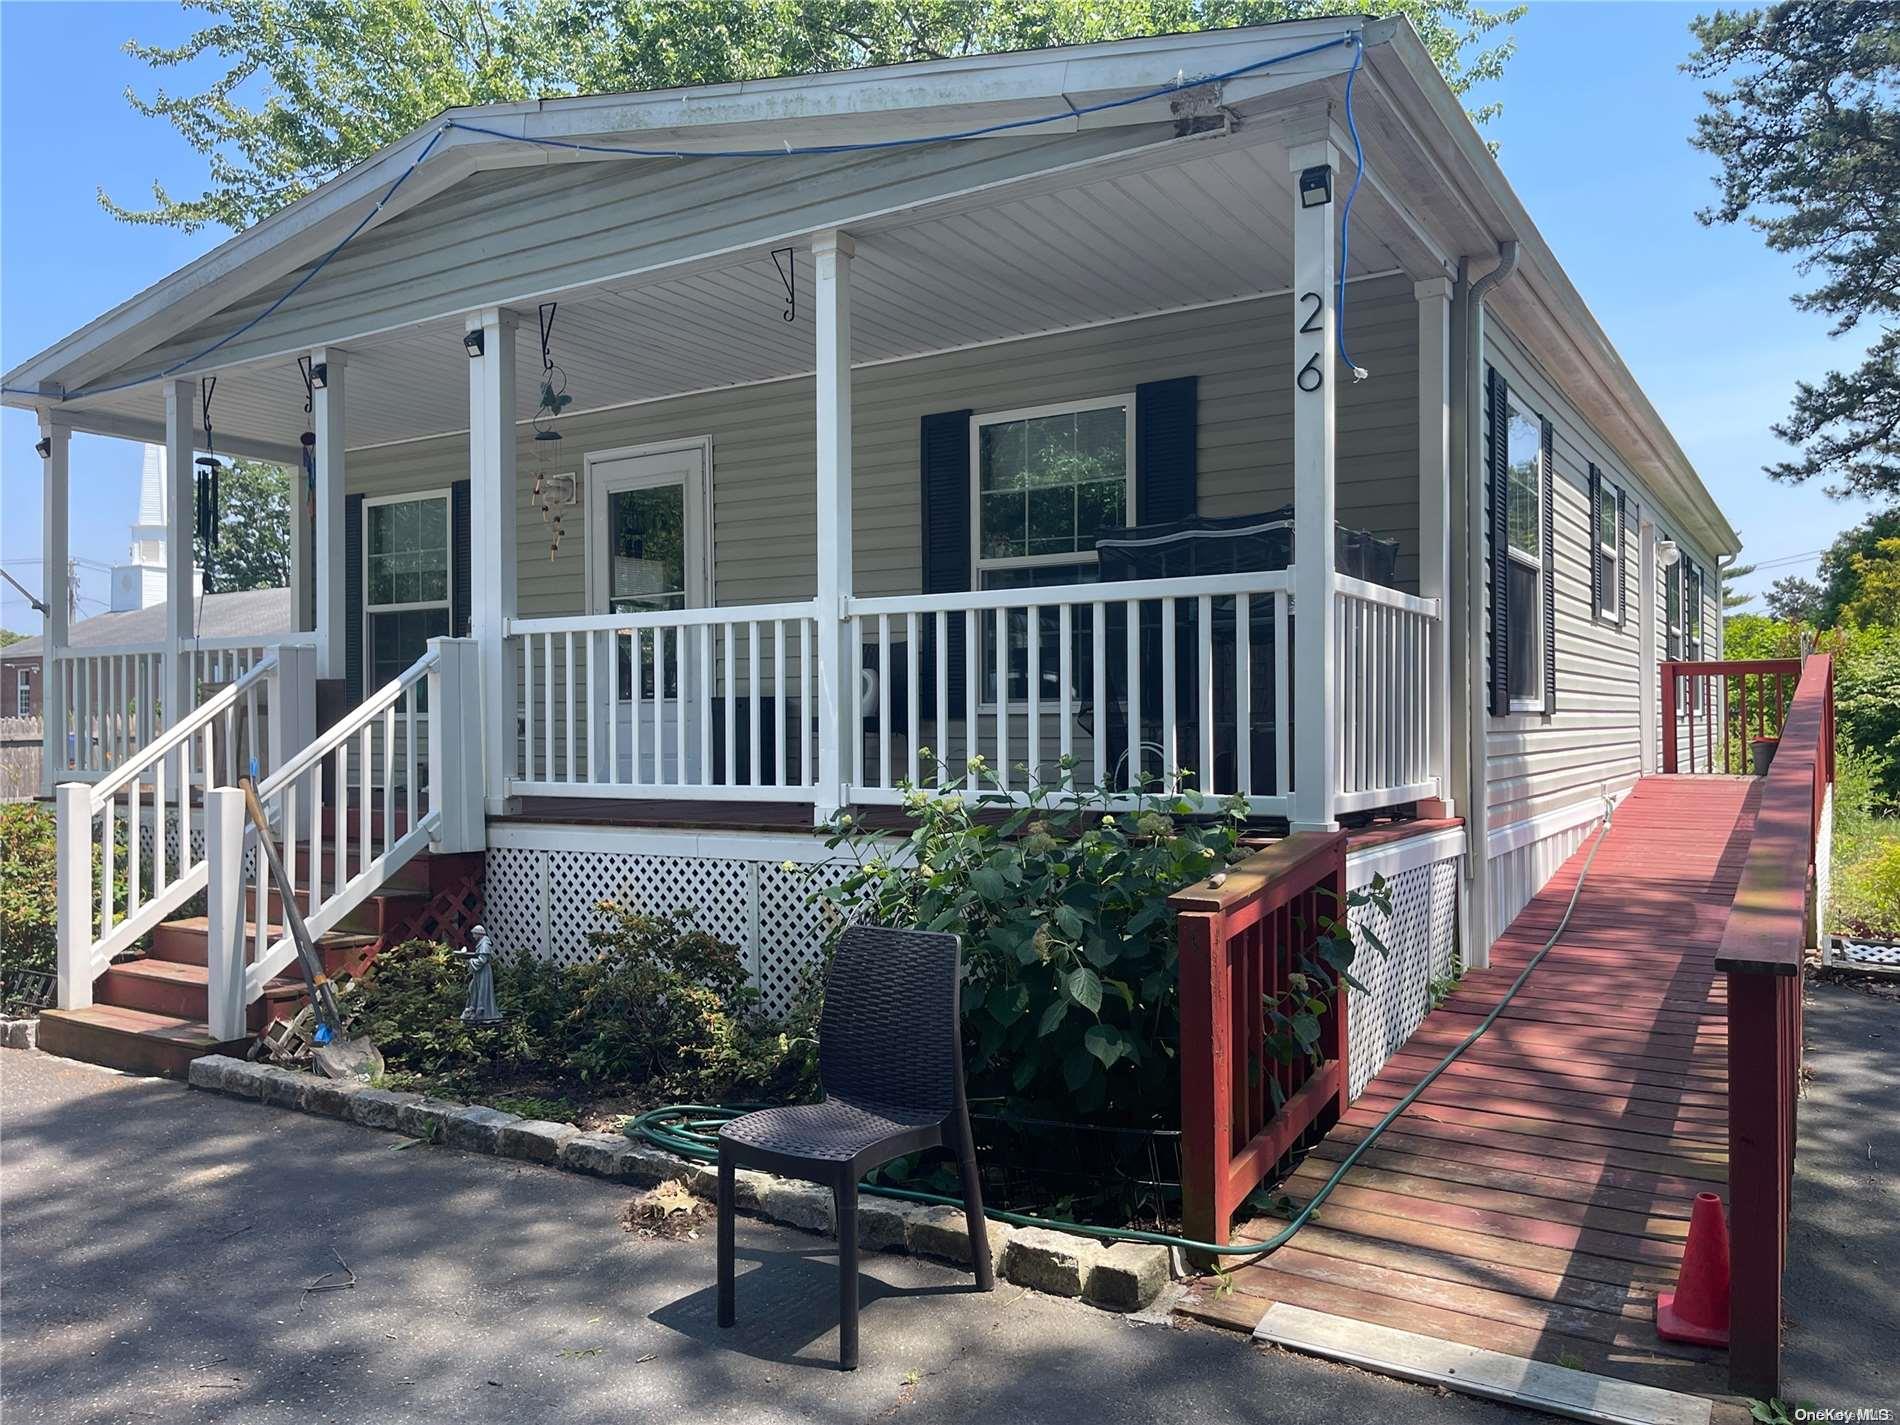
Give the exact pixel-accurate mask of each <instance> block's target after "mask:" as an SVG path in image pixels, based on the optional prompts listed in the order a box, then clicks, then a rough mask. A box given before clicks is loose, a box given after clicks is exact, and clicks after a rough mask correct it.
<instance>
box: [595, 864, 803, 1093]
mask: <svg viewBox="0 0 1900 1425" xmlns="http://www.w3.org/2000/svg"><path fill="white" fill-rule="evenodd" d="M601 910H602V911H603V912H604V913H605V914H606V916H607V917H608V920H609V922H610V924H609V925H608V927H607V928H606V929H605V930H598V931H594V932H592V933H591V934H589V936H588V937H587V938H588V941H589V943H590V944H592V945H593V947H594V949H595V952H596V954H595V958H594V959H593V960H590V961H588V962H586V963H584V964H581V965H578V966H576V967H575V968H574V969H573V970H571V971H569V972H568V974H569V976H570V978H571V981H572V987H573V989H572V992H573V997H574V1008H573V1011H572V1013H571V1015H570V1016H569V1017H568V1019H567V1020H566V1022H565V1024H564V1025H563V1030H564V1037H563V1042H562V1043H561V1045H560V1046H559V1055H560V1058H561V1060H562V1062H564V1063H565V1064H566V1065H567V1066H569V1067H570V1068H571V1069H572V1070H573V1071H574V1072H575V1074H577V1075H578V1076H579V1078H580V1080H581V1081H582V1082H583V1083H586V1084H638V1085H643V1086H646V1087H648V1088H651V1089H653V1090H655V1091H656V1092H671V1093H679V1094H682V1095H686V1096H690V1097H695V1098H700V1097H709V1096H715V1097H716V1096H718V1095H721V1094H724V1093H729V1092H732V1091H734V1090H736V1089H737V1088H739V1087H740V1086H746V1087H756V1086H758V1085H759V1084H760V1082H761V1081H762V1080H766V1079H770V1078H772V1077H773V1076H774V1075H775V1074H776V1073H777V1071H778V1065H777V1064H776V1062H774V1056H773V1046H774V1043H775V1041H776V1040H777V1038H778V1035H777V1034H776V1033H775V1032H773V1031H771V1030H769V1029H768V1027H767V1026H766V1024H765V1022H764V1016H763V1015H762V1013H761V1012H760V1010H759V1007H758V991H756V990H754V989H753V988H752V987H751V986H750V985H749V984H748V983H747V978H748V977H747V973H746V968H745V964H744V961H743V960H742V959H741V958H740V955H739V951H738V948H737V947H736V946H733V945H728V944H727V943H726V942H724V941H723V940H720V939H718V938H717V937H716V936H713V935H710V934H708V933H707V932H705V931H703V930H699V929H696V928H695V927H694V925H693V915H692V912H691V911H689V910H675V911H673V912H672V913H671V914H668V915H649V914H644V913H642V912H639V911H633V910H629V909H627V908H626V907H624V906H620V905H616V904H614V903H613V902H611V901H609V902H606V903H604V904H603V905H602V906H601Z"/></svg>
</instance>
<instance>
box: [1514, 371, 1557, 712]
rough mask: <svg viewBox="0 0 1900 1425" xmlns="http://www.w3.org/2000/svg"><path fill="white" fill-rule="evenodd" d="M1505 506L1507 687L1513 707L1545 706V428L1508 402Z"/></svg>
mask: <svg viewBox="0 0 1900 1425" xmlns="http://www.w3.org/2000/svg"><path fill="white" fill-rule="evenodd" d="M1506 429H1507V437H1506V438H1507V442H1508V443H1507V446H1506V454H1505V459H1506V462H1507V464H1506V472H1505V473H1506V485H1505V501H1506V505H1505V509H1506V519H1505V524H1506V529H1507V533H1508V538H1507V540H1506V551H1505V571H1504V577H1505V578H1506V579H1507V580H1508V581H1509V587H1508V590H1507V593H1508V598H1507V600H1506V607H1507V608H1508V609H1509V610H1510V621H1511V622H1510V629H1509V631H1508V638H1507V643H1506V646H1507V648H1508V650H1509V658H1508V667H1507V685H1506V686H1507V687H1508V689H1509V692H1510V696H1511V711H1512V712H1537V711H1540V710H1541V709H1542V708H1543V706H1544V685H1543V668H1544V658H1545V656H1546V652H1547V650H1546V649H1545V648H1544V468H1543V461H1544V429H1543V426H1542V424H1541V423H1540V422H1539V421H1537V420H1536V419H1535V418H1533V417H1532V416H1530V415H1527V414H1526V413H1525V412H1524V411H1523V410H1521V409H1520V408H1519V406H1518V404H1517V402H1516V401H1515V400H1513V401H1512V402H1511V404H1510V415H1509V420H1508V423H1507V428H1506Z"/></svg>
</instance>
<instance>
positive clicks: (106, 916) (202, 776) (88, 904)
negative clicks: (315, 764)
mask: <svg viewBox="0 0 1900 1425" xmlns="http://www.w3.org/2000/svg"><path fill="white" fill-rule="evenodd" d="M314 688H315V657H314V653H313V652H312V650H310V649H308V648H304V647H298V646H289V647H286V648H284V649H281V650H276V651H272V652H268V653H267V654H266V655H265V656H264V657H263V658H261V659H259V660H257V661H256V662H254V663H253V664H252V666H251V667H250V669H249V670H248V671H246V672H244V673H243V674H241V675H240V676H239V677H238V678H237V679H236V681H234V682H232V683H230V684H228V685H227V686H225V687H224V688H222V689H219V690H218V691H217V692H215V693H214V694H212V695H211V696H210V697H209V698H207V699H206V700H205V701H204V702H202V703H201V704H199V706H198V707H197V708H196V709H194V710H193V711H192V712H191V714H190V715H189V716H188V717H186V718H185V719H184V720H183V721H181V722H179V723H177V724H176V725H174V726H172V727H170V728H167V729H165V730H164V731H163V732H160V733H157V734H156V735H155V736H153V737H152V738H151V739H150V740H149V741H147V742H145V743H143V744H141V745H139V746H136V747H134V748H131V749H129V750H128V751H127V752H126V753H125V755H124V756H123V758H122V759H121V760H120V762H119V765H118V766H117V768H116V769H115V770H112V771H110V772H109V773H106V774H105V775H103V776H102V777H101V779H100V780H99V781H97V782H95V783H92V784H91V785H88V784H87V783H85V782H83V781H65V782H62V783H61V784H60V786H59V787H58V789H57V791H56V793H55V812H56V825H57V831H56V835H57V838H58V849H57V856H58V874H59V943H58V955H59V964H58V976H57V979H58V986H59V1002H60V1005H61V1007H62V1008H66V1009H74V1008H82V1007H84V1006H85V1005H89V1004H91V1003H92V982H93V981H94V980H95V979H97V978H98V976H99V975H100V974H102V973H103V972H104V971H105V969H106V967H107V966H108V965H110V964H111V963H112V959H113V957H114V956H115V955H117V954H119V953H120V952H121V951H123V950H126V949H128V948H130V947H131V946H132V945H134V944H135V943H136V942H137V941H138V939H139V938H140V937H141V936H143V935H144V934H145V933H146V932H147V931H149V930H150V929H152V927H153V926H155V925H157V924H158V923H159V922H160V921H161V920H163V919H164V918H165V917H166V916H168V915H170V914H171V913H172V912H173V911H174V910H176V909H177V908H178V907H179V906H181V905H183V904H184V903H185V901H187V900H188V899H190V898H191V897H192V896H193V895H195V894H197V892H198V891H200V890H201V889H203V888H204V886H205V883H206V862H205V859H204V858H203V857H200V856H197V855H195V854H194V847H193V842H192V834H191V833H192V811H193V805H194V801H198V802H201V801H202V799H203V798H204V797H205V796H207V795H209V794H210V793H212V792H213V791H214V790H215V789H217V788H219V787H228V786H231V785H232V784H233V783H235V781H236V780H237V777H238V776H239V774H240V773H241V772H243V771H245V770H246V769H248V768H249V766H250V765H251V763H252V761H253V759H255V761H256V762H257V764H258V765H259V767H260V769H268V768H269V767H270V766H272V765H273V764H274V763H275V762H277V761H279V760H281V759H282V758H284V757H286V756H288V755H289V753H290V752H291V751H293V750H294V749H295V748H296V747H298V746H300V745H301V743H302V740H303V739H304V737H305V736H306V735H307V729H308V718H309V716H310V710H311V707H312V703H313V701H314ZM174 827H175V829H176V850H175V852H174V851H172V850H171V849H169V847H170V844H171V836H170V834H169V833H170V832H171V830H172V829H173V828H174ZM146 828H149V829H150V832H151V837H150V841H151V850H150V856H149V859H148V858H147V856H146V849H145V845H144V837H143V836H142V835H141V832H142V831H143V830H144V829H146ZM121 830H123V834H124V836H125V874H124V879H123V885H121V883H120V878H119V876H118V841H117V839H118V837H119V835H120V834H121Z"/></svg>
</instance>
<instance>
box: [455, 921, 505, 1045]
mask: <svg viewBox="0 0 1900 1425" xmlns="http://www.w3.org/2000/svg"><path fill="white" fill-rule="evenodd" d="M468 938H469V941H470V943H471V944H472V945H474V947H475V948H474V949H473V950H464V951H463V952H462V954H463V955H464V956H466V957H467V959H468V1004H467V1006H466V1007H464V1009H463V1010H462V1023H464V1024H500V1023H501V1022H502V1020H503V1018H504V1017H505V1016H504V1015H503V1014H502V1012H501V1007H500V1006H499V1005H497V1004H496V1003H495V947H494V945H493V943H492V942H491V941H490V940H489V938H488V932H487V931H486V930H484V929H483V928H482V927H481V926H479V925H477V926H474V927H473V928H471V929H470V930H469V932H468Z"/></svg>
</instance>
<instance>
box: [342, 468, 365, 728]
mask: <svg viewBox="0 0 1900 1425" xmlns="http://www.w3.org/2000/svg"><path fill="white" fill-rule="evenodd" d="M343 680H344V686H345V687H346V688H347V689H348V691H349V695H350V706H351V707H355V706H356V705H357V704H358V703H360V702H362V701H363V497H362V496H361V495H346V496H344V498H343Z"/></svg>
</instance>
